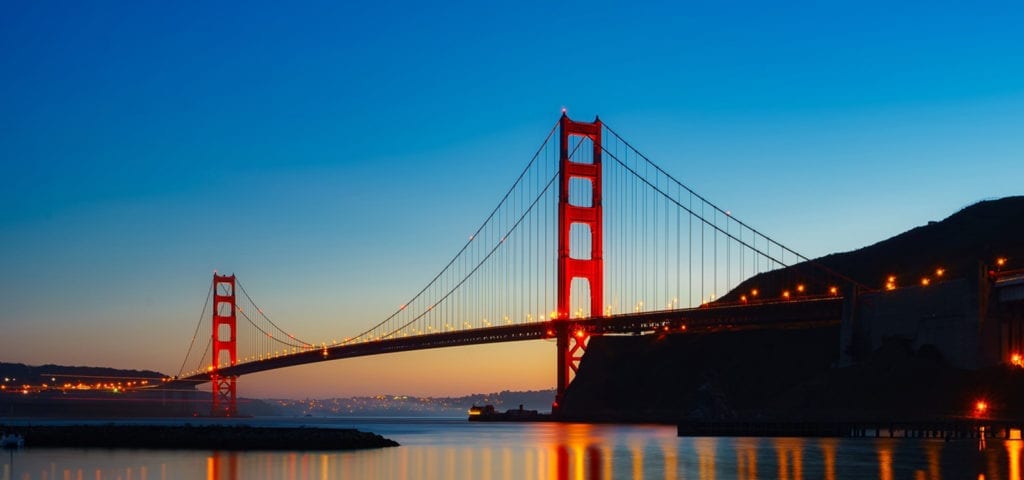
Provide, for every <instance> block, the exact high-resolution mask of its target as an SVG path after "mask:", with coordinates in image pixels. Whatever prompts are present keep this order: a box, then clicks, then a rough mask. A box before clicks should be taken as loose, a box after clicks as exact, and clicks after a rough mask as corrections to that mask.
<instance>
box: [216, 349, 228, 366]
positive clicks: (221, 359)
mask: <svg viewBox="0 0 1024 480" xmlns="http://www.w3.org/2000/svg"><path fill="white" fill-rule="evenodd" d="M217 366H218V367H219V368H225V367H228V366H231V354H230V353H229V352H228V351H227V350H221V351H220V355H217Z"/></svg>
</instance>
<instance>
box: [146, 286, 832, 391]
mask: <svg viewBox="0 0 1024 480" xmlns="http://www.w3.org/2000/svg"><path fill="white" fill-rule="evenodd" d="M842 310H843V299H842V297H835V296H829V297H807V298H802V299H799V300H787V301H764V302H755V303H749V304H729V305H707V306H703V307H698V308H689V309H678V310H664V311H657V312H645V313H630V314H619V315H611V316H607V317H593V318H587V319H580V320H570V321H547V322H535V323H523V324H513V325H500V326H493V327H484V328H473V329H466V330H453V331H448V332H439V333H429V334H423V335H412V336H405V337H397V338H388V339H384V340H371V341H365V342H354V343H346V344H341V345H331V346H325V347H317V348H315V349H310V350H304V351H301V352H297V353H292V354H286V355H281V356H277V357H272V358H266V359H263V360H257V361H250V362H244V363H239V364H236V365H233V366H230V367H222V368H221V369H220V375H222V376H241V375H245V374H249V373H256V372H263V371H267V370H275V369H278V368H285V367H291V366H295V365H303V364H306V363H314V362H325V361H331V360H339V359H342V358H353V357H363V356H367V355H380V354H385V353H397V352H408V351H413V350H426V349H431V348H442V347H457V346H464V345H479V344H485V343H500V342H516V341H521V340H540V339H546V338H551V339H554V338H555V334H556V333H557V332H556V329H557V328H568V329H570V331H571V332H574V333H575V332H577V331H581V332H583V333H585V334H587V335H599V334H635V335H639V334H643V333H654V332H673V331H674V332H682V331H686V332H702V331H703V332H707V331H734V330H749V329H763V328H805V327H810V326H819V325H830V324H838V323H839V322H840V320H841V318H842ZM209 381H210V375H209V373H202V374H198V375H193V376H190V377H183V378H179V379H174V380H172V381H169V382H166V383H163V384H162V385H161V387H163V388H181V387H184V386H187V385H194V384H201V383H206V382H209Z"/></svg>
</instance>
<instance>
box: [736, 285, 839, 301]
mask: <svg viewBox="0 0 1024 480" xmlns="http://www.w3.org/2000/svg"><path fill="white" fill-rule="evenodd" d="M827 291H828V295H830V296H833V297H834V296H837V295H839V287H837V286H835V285H831V286H829V287H828V290H827ZM794 292H795V293H794ZM804 293H807V286H806V285H804V284H802V283H798V284H796V286H795V287H793V289H792V290H790V289H785V290H783V291H782V293H780V294H779V297H780V298H782V299H783V300H790V299H792V298H793V297H794V296H796V295H800V294H804ZM759 294H760V291H758V289H756V288H754V289H751V290H750V293H745V294H741V295H740V303H750V302H751V301H753V300H755V299H757V297H758V295H759Z"/></svg>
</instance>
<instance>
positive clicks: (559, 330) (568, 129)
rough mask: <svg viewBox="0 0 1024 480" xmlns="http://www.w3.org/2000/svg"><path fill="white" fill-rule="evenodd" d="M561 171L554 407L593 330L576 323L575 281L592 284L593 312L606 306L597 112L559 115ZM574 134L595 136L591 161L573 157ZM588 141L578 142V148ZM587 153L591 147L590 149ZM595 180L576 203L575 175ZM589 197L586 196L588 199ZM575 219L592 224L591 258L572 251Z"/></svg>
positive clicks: (593, 137) (600, 313)
mask: <svg viewBox="0 0 1024 480" xmlns="http://www.w3.org/2000/svg"><path fill="white" fill-rule="evenodd" d="M559 130H560V131H561V134H560V137H559V146H560V153H559V162H560V163H559V171H560V172H561V174H560V182H559V183H560V185H559V193H558V312H557V313H558V316H557V318H555V319H554V320H553V322H554V324H555V327H556V328H555V330H556V335H557V345H558V346H557V349H558V354H557V355H558V358H557V363H558V365H557V368H558V380H557V382H558V383H557V386H556V388H557V391H556V394H555V403H554V405H552V407H553V409H554V410H558V407H559V405H560V404H561V403H562V398H563V396H564V395H565V389H566V387H568V386H569V382H570V381H571V380H572V378H571V377H572V376H573V375H574V374H575V373H576V369H577V368H578V367H579V362H580V359H582V358H583V352H584V351H585V350H586V345H587V340H588V339H589V334H588V333H586V332H585V331H583V330H575V331H574V329H572V328H571V322H570V321H569V320H570V317H571V314H572V312H571V311H570V310H571V308H572V303H571V302H570V296H571V294H572V281H573V279H575V278H582V279H584V280H586V281H587V283H588V284H589V287H590V315H591V316H592V317H600V316H602V315H603V313H604V311H603V306H604V256H603V255H604V254H603V247H602V239H603V236H604V233H603V230H602V224H603V222H602V216H601V120H600V119H599V118H595V119H594V121H593V122H592V123H587V122H575V121H572V120H570V119H569V117H568V116H567V115H565V113H564V112H563V113H562V119H561V120H559ZM570 137H583V138H581V139H580V140H579V141H580V142H581V143H582V142H583V141H585V140H587V139H589V140H590V143H592V147H593V151H592V155H591V160H592V161H591V162H590V163H585V162H579V161H573V159H572V158H570V156H571V155H574V154H575V152H570V151H569V146H570V145H569V144H570ZM582 146H583V145H578V147H577V148H579V147H582ZM584 155H585V152H584ZM574 178H575V179H581V180H585V181H588V182H590V191H591V198H590V202H589V203H590V204H589V205H585V204H581V205H574V204H572V203H570V202H569V185H570V181H571V180H572V179H574ZM583 203H585V202H583ZM573 224H580V225H584V226H586V227H588V228H589V229H590V258H574V257H573V256H572V253H573V252H571V251H570V235H569V234H570V231H571V229H572V226H573Z"/></svg>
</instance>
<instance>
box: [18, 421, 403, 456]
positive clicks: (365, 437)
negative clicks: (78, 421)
mask: <svg viewBox="0 0 1024 480" xmlns="http://www.w3.org/2000/svg"><path fill="white" fill-rule="evenodd" d="M0 431H5V432H8V433H18V434H21V435H22V436H23V437H25V446H26V447H27V448H52V447H62V448H141V449H190V450H191V449H195V450H356V449H365V448H381V447H397V446H398V443H397V442H395V441H394V440H390V439H387V438H384V437H382V436H380V435H377V434H375V433H369V432H362V431H359V430H355V429H338V428H306V427H299V428H291V427H290V428H278V427H252V426H234V425H232V426H224V425H179V426H147V425H114V424H107V425H67V426H51V425H47V426H12V425H0Z"/></svg>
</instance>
